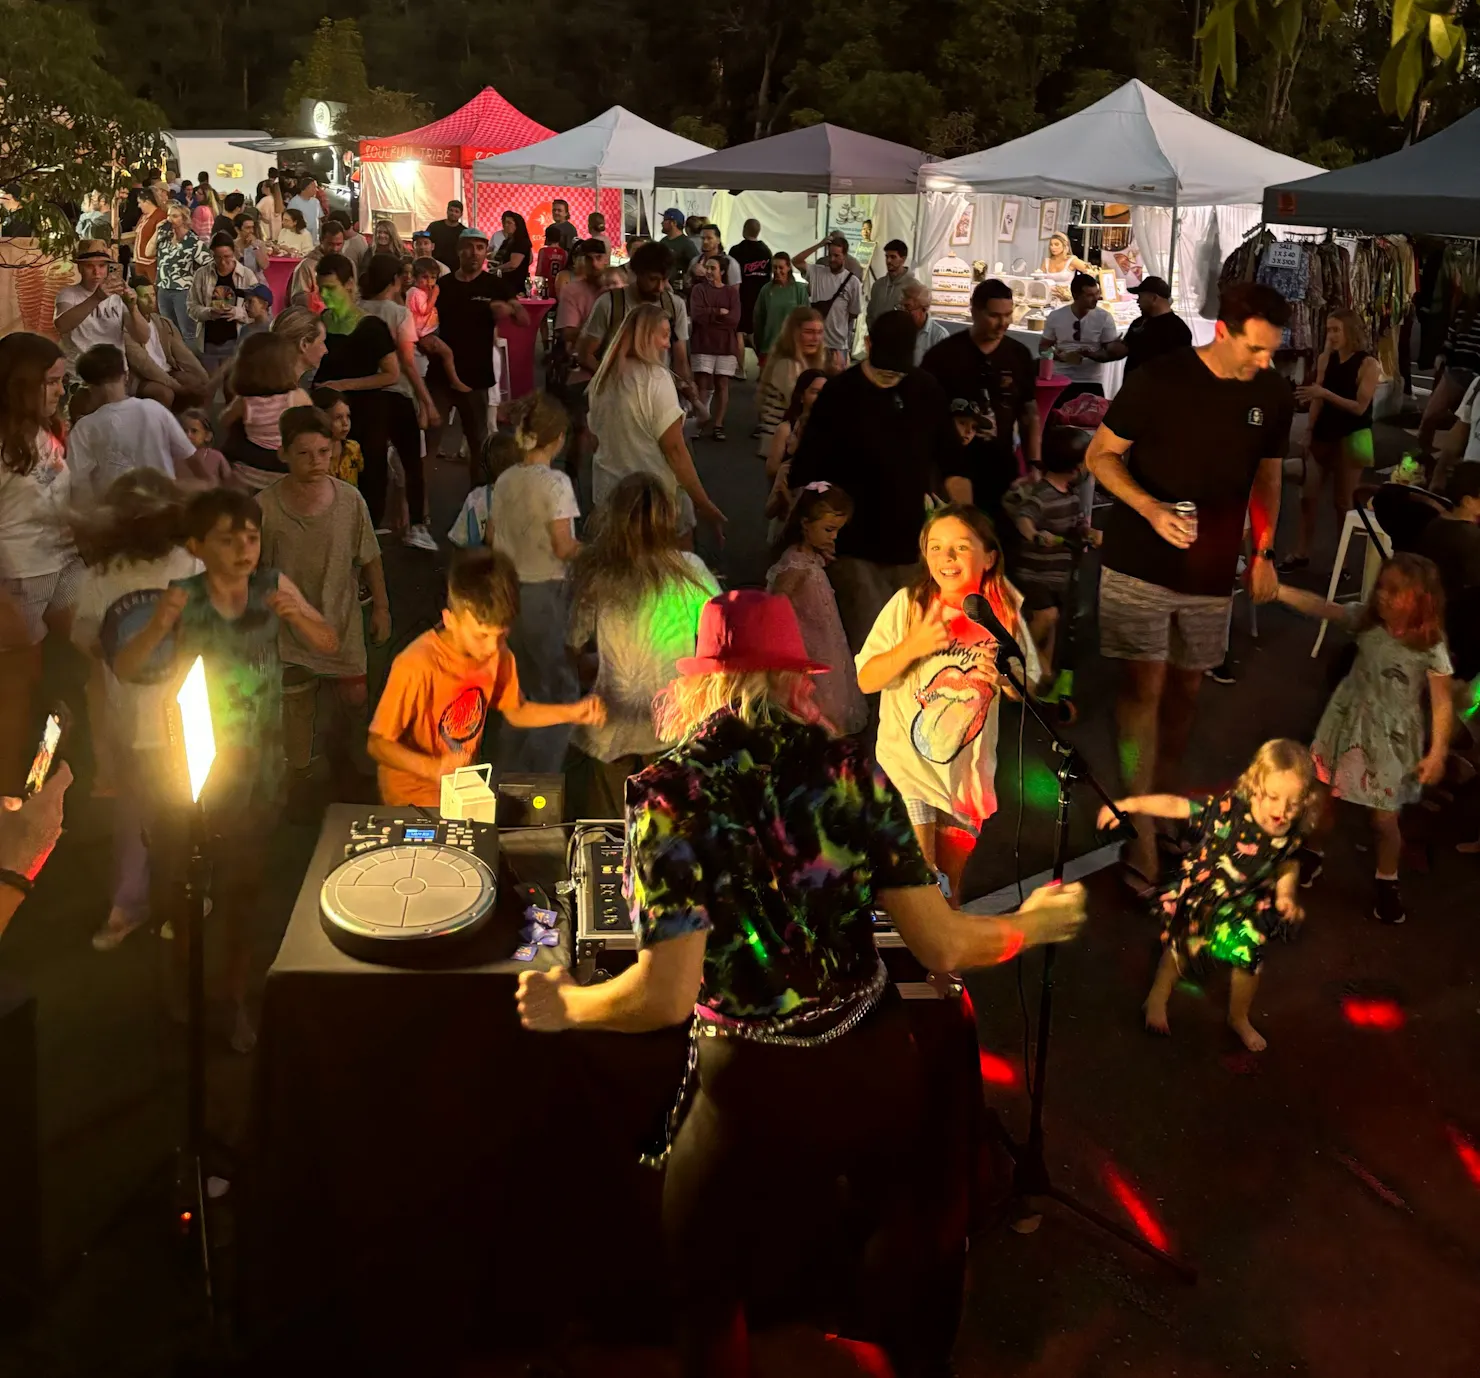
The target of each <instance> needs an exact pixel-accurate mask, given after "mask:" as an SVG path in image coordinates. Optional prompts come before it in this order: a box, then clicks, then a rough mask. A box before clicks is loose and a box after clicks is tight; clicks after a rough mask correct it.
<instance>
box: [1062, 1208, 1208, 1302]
mask: <svg viewBox="0 0 1480 1378" xmlns="http://www.w3.org/2000/svg"><path fill="white" fill-rule="evenodd" d="M1044 1195H1045V1196H1047V1197H1048V1199H1049V1200H1050V1201H1057V1202H1058V1203H1059V1205H1061V1206H1067V1207H1068V1208H1069V1209H1070V1210H1071V1211H1073V1212H1074V1213H1075V1214H1076V1215H1079V1216H1083V1218H1084V1219H1086V1220H1088V1221H1089V1222H1090V1224H1092V1225H1097V1226H1098V1227H1099V1228H1100V1229H1102V1230H1104V1231H1105V1233H1106V1234H1111V1235H1114V1236H1115V1238H1116V1239H1119V1240H1123V1241H1124V1242H1125V1243H1127V1244H1129V1245H1130V1246H1131V1247H1132V1248H1133V1249H1139V1250H1140V1251H1141V1252H1142V1253H1143V1254H1145V1255H1146V1256H1147V1257H1148V1258H1154V1259H1155V1260H1156V1261H1157V1262H1158V1263H1160V1264H1163V1265H1164V1266H1165V1267H1167V1268H1170V1269H1171V1270H1172V1272H1174V1273H1176V1275H1177V1276H1178V1277H1179V1278H1181V1279H1182V1281H1183V1282H1196V1281H1197V1269H1196V1268H1194V1267H1193V1266H1192V1265H1191V1264H1190V1263H1183V1262H1182V1260H1181V1259H1178V1258H1173V1257H1172V1256H1171V1254H1169V1253H1167V1251H1166V1250H1165V1249H1158V1248H1157V1247H1156V1245H1154V1244H1150V1243H1148V1242H1147V1241H1146V1240H1144V1239H1142V1238H1141V1236H1140V1235H1138V1234H1136V1233H1135V1231H1134V1230H1128V1229H1126V1227H1125V1226H1124V1225H1122V1224H1121V1223H1120V1222H1119V1221H1118V1220H1111V1219H1110V1217H1109V1216H1107V1215H1101V1214H1100V1212H1099V1211H1097V1210H1095V1209H1094V1208H1093V1207H1092V1206H1086V1205H1085V1204H1084V1203H1083V1202H1082V1201H1076V1200H1075V1199H1074V1198H1073V1197H1072V1196H1070V1195H1069V1193H1068V1192H1066V1191H1062V1190H1061V1189H1060V1188H1058V1187H1054V1186H1050V1187H1049V1188H1048V1190H1047V1191H1046V1192H1044Z"/></svg>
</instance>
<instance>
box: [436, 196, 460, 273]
mask: <svg viewBox="0 0 1480 1378" xmlns="http://www.w3.org/2000/svg"><path fill="white" fill-rule="evenodd" d="M466 228H467V227H466V226H465V225H464V224H463V203H462V202H461V201H449V202H448V203H447V218H446V219H445V220H433V221H432V223H431V224H430V225H428V226H427V233H428V234H429V235H431V237H432V257H433V258H435V259H436V260H437V262H438V263H445V264H446V265H447V266H448V267H449V268H456V267H457V252H458V244H459V242H460V241H461V238H462V232H463V230H464V229H466Z"/></svg>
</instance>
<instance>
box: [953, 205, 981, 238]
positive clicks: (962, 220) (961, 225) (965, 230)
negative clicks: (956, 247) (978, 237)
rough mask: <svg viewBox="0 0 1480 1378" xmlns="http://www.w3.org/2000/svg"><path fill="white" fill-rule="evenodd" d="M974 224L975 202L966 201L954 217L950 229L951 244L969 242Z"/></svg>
mask: <svg viewBox="0 0 1480 1378" xmlns="http://www.w3.org/2000/svg"><path fill="white" fill-rule="evenodd" d="M975 224H976V202H975V201H974V200H970V201H967V203H966V204H965V205H964V206H962V207H961V214H960V215H958V216H957V217H956V223H955V225H954V226H953V227H952V229H951V243H952V244H970V243H971V231H972V227H973V226H974V225H975Z"/></svg>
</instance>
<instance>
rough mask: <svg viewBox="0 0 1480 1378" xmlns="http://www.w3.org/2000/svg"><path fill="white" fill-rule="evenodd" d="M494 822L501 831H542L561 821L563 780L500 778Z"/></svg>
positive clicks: (560, 777)
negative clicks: (509, 829) (517, 829)
mask: <svg viewBox="0 0 1480 1378" xmlns="http://www.w3.org/2000/svg"><path fill="white" fill-rule="evenodd" d="M493 788H494V792H495V793H496V794H497V795H498V806H497V808H496V810H495V812H494V821H495V822H496V823H497V824H498V826H499V827H501V828H543V827H547V826H548V825H549V824H551V823H563V822H564V821H565V776H563V775H514V774H506V775H500V776H499V777H498V778H497V779H496V780H495V781H494V783H493Z"/></svg>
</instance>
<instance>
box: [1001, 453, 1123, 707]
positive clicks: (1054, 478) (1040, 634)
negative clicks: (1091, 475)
mask: <svg viewBox="0 0 1480 1378" xmlns="http://www.w3.org/2000/svg"><path fill="white" fill-rule="evenodd" d="M1084 434H1085V433H1084V432H1083V431H1080V430H1077V429H1075V428H1074V427H1072V426H1051V427H1050V428H1049V430H1048V432H1047V433H1046V434H1045V435H1044V437H1043V460H1042V469H1043V476H1042V478H1024V479H1019V480H1018V481H1017V482H1016V483H1014V484H1013V485H1012V487H1011V488H1009V489H1008V490H1007V492H1006V493H1005V494H1004V495H1003V498H1002V511H1003V513H1004V514H1005V515H1006V516H1007V517H1008V518H1009V519H1010V520H1011V521H1012V523H1013V524H1014V525H1015V526H1016V528H1017V534H1018V535H1019V536H1020V537H1021V540H1019V541H1017V542H1016V543H1015V545H1014V546H1013V547H1012V549H1013V555H1014V558H1013V560H1012V562H1011V564H1012V582H1013V584H1014V585H1015V586H1016V587H1017V589H1018V591H1019V592H1020V593H1021V594H1022V595H1023V610H1024V611H1025V612H1026V613H1027V614H1028V630H1029V631H1030V632H1031V633H1032V634H1033V644H1034V645H1035V646H1036V647H1037V648H1038V659H1039V660H1040V661H1041V662H1042V664H1043V678H1042V679H1041V680H1040V681H1039V684H1038V689H1039V690H1040V691H1044V690H1047V689H1048V687H1049V686H1050V685H1051V684H1052V683H1053V678H1054V645H1055V641H1056V640H1057V636H1058V628H1059V623H1060V621H1061V619H1063V618H1066V617H1070V616H1072V615H1073V614H1072V610H1070V609H1066V608H1065V606H1064V600H1065V597H1066V595H1067V594H1068V592H1069V580H1070V574H1071V572H1072V570H1073V565H1074V553H1073V551H1072V550H1071V549H1070V542H1072V541H1088V542H1090V543H1091V544H1093V545H1098V544H1099V537H1100V533H1099V532H1098V531H1096V530H1095V529H1094V528H1093V527H1092V526H1090V524H1089V521H1088V519H1087V518H1086V517H1085V515H1084V509H1083V508H1082V507H1081V506H1080V503H1079V483H1080V480H1081V479H1082V478H1083V463H1084V448H1085V447H1084V442H1083V439H1082V437H1083V436H1084Z"/></svg>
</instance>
